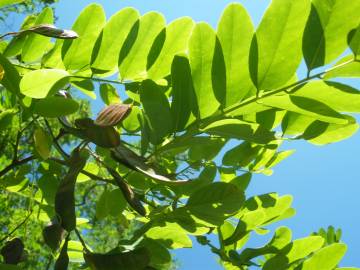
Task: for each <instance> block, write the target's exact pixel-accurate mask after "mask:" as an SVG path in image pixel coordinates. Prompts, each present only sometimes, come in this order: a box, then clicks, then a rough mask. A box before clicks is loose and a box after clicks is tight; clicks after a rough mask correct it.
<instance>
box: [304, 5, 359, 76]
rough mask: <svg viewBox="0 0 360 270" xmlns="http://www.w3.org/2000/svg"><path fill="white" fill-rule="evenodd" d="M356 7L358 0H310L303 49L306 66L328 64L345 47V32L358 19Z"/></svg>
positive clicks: (347, 31)
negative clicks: (353, 0) (356, 0)
mask: <svg viewBox="0 0 360 270" xmlns="http://www.w3.org/2000/svg"><path fill="white" fill-rule="evenodd" d="M359 9H360V2H354V3H353V4H350V3H349V1H348V0H314V1H312V6H311V12H310V17H309V19H308V22H307V25H306V28H305V32H304V38H303V53H304V57H305V62H306V65H307V67H308V69H309V70H312V69H314V68H316V67H320V66H323V65H326V64H329V63H330V62H331V61H333V60H335V59H336V58H337V57H338V56H339V55H340V54H341V53H342V52H343V51H344V50H345V49H346V47H347V37H348V33H349V32H350V30H352V29H354V28H355V27H357V26H358V24H359V22H360V19H359V16H358V14H357V13H358V12H357V11H358V10H359ZM344 18H347V19H346V20H344Z"/></svg>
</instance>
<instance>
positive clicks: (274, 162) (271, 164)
mask: <svg viewBox="0 0 360 270" xmlns="http://www.w3.org/2000/svg"><path fill="white" fill-rule="evenodd" d="M294 152H295V150H287V151H281V152H278V153H276V154H275V155H274V156H273V157H272V158H271V160H270V161H269V162H268V163H266V165H265V167H266V168H268V169H270V168H272V167H274V166H275V165H277V164H278V163H280V162H281V161H283V160H284V159H286V158H288V157H289V156H291V155H292V154H294Z"/></svg>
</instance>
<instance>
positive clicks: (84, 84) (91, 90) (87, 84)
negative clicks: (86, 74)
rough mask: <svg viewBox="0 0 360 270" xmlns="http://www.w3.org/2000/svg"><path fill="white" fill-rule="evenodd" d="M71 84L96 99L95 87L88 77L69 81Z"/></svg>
mask: <svg viewBox="0 0 360 270" xmlns="http://www.w3.org/2000/svg"><path fill="white" fill-rule="evenodd" d="M71 85H72V86H74V87H75V88H76V89H78V90H80V91H81V92H82V93H84V94H85V95H87V96H88V97H90V98H92V99H96V93H95V87H94V84H93V82H92V80H90V79H86V80H81V81H74V80H72V81H71Z"/></svg>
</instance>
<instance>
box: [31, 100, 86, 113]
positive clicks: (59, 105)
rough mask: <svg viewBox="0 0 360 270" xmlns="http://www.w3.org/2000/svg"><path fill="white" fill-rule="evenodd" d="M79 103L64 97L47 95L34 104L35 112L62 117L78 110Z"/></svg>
mask: <svg viewBox="0 0 360 270" xmlns="http://www.w3.org/2000/svg"><path fill="white" fill-rule="evenodd" d="M78 109H79V103H77V102H76V101H75V100H73V99H68V98H63V97H47V98H44V99H41V100H38V101H36V102H35V104H34V113H36V114H39V115H41V116H44V117H60V116H66V115H69V114H72V113H74V112H76V111H77V110H78Z"/></svg>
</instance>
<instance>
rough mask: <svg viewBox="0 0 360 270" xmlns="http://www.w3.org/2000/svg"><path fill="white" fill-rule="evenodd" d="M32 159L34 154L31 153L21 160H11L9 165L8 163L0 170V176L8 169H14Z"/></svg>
mask: <svg viewBox="0 0 360 270" xmlns="http://www.w3.org/2000/svg"><path fill="white" fill-rule="evenodd" d="M33 159H35V156H34V155H31V156H28V157H27V158H24V159H22V160H15V161H13V162H11V164H10V165H8V166H7V167H5V168H4V169H3V170H1V171H0V177H3V176H4V175H5V174H7V173H8V172H9V171H10V170H12V169H14V168H15V167H17V166H19V165H22V164H25V163H27V162H29V161H31V160H33Z"/></svg>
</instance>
